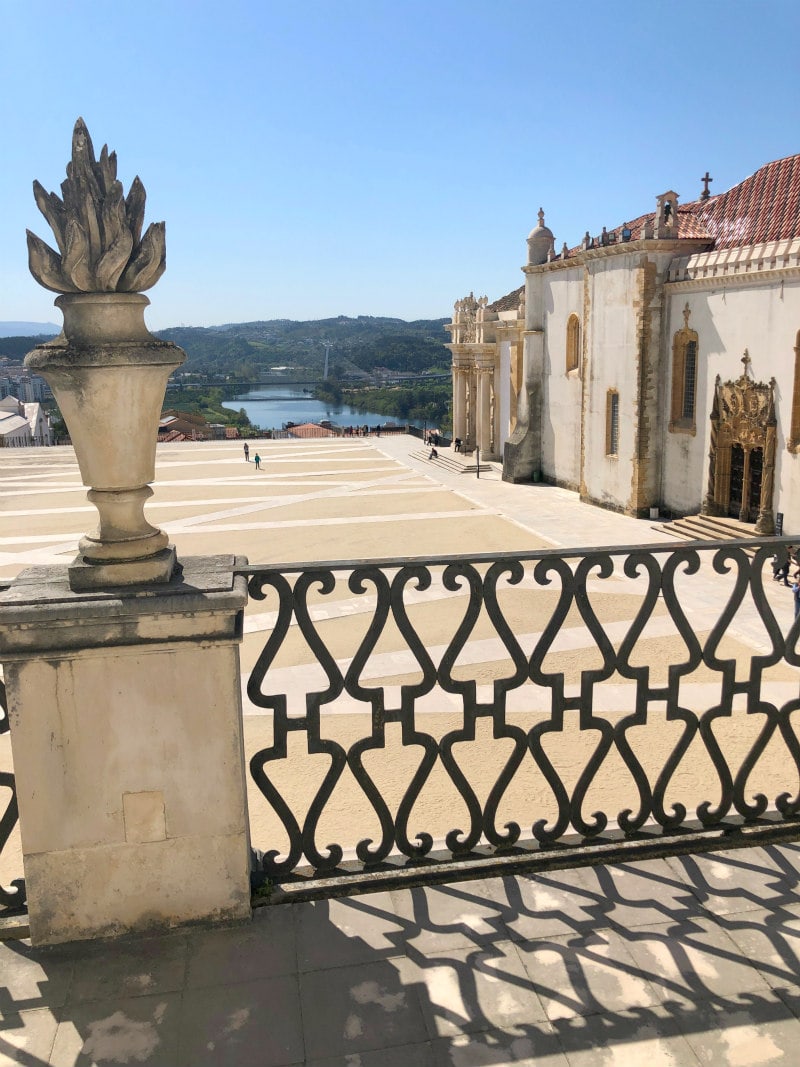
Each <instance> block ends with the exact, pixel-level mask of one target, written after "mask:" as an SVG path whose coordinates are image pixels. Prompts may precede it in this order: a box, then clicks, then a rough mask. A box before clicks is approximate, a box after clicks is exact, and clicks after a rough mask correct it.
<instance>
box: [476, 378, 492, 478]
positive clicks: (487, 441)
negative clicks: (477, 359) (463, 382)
mask: <svg viewBox="0 0 800 1067" xmlns="http://www.w3.org/2000/svg"><path fill="white" fill-rule="evenodd" d="M491 375H492V369H491V367H487V366H480V367H478V445H479V447H480V450H481V455H482V456H486V457H487V458H488V456H489V455H490V454H491V451H492V404H491V401H492V377H491Z"/></svg>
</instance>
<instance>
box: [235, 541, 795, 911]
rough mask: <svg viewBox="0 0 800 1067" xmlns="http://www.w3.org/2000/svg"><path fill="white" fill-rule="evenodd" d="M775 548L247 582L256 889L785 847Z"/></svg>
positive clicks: (279, 573) (786, 680) (303, 569)
mask: <svg viewBox="0 0 800 1067" xmlns="http://www.w3.org/2000/svg"><path fill="white" fill-rule="evenodd" d="M788 540H790V539H789V538H782V539H780V538H776V539H770V540H769V541H768V542H765V541H764V540H761V541H741V542H736V543H731V542H713V543H699V542H692V543H686V544H682V545H679V546H675V545H674V544H670V545H663V546H662V545H656V546H636V547H625V548H609V549H597V550H595V549H588V550H575V551H569V552H562V551H539V552H527V553H514V554H503V555H473V556H460V557H456V558H453V557H449V558H444V557H438V558H437V557H434V558H428V559H385V560H379V561H375V562H364V561H362V562H353V561H350V562H347V561H342V562H332V563H318V564H307V565H300V566H297V565H287V566H278V565H275V566H258V567H249V568H247V569H246V571H245V573H247V575H248V578H249V592H250V596H251V598H252V599H253V600H255V601H264V604H263V608H261V607H259V608H257V610H258V611H261V612H262V614H261V615H260V616H259V620H260V621H259V622H257V623H256V624H255V625H253V626H251V629H259V628H260V629H263V630H266V631H267V632H268V637H267V640H266V644H265V645H264V648H263V650H262V651H261V653H260V655H259V656H258V659H257V662H256V663H255V665H254V667H253V669H252V672H251V674H250V677H249V682H248V684H247V698H248V700H249V704H250V707H249V708H247V707H246V709H245V713H246V715H247V714H248V713H249V714H250V715H256V716H257V715H262V716H267V719H266V720H265V722H264V723H262V727H263V728H267V727H269V726H270V725H271V738H270V743H269V744H267V745H265V746H263V747H261V748H260V749H259V750H258V751H256V752H255V753H254V754H253V755H252V757H251V759H250V770H251V774H252V777H253V780H254V782H255V784H256V785H257V787H258V790H259V791H260V797H259V798H258V800H257V802H256V804H255V805H254V804H253V801H252V799H251V809H252V808H253V807H258V804H259V802H260V804H261V805H262V806H263V805H264V804H266V805H267V806H268V808H267V809H265V810H266V813H267V814H268V815H269V817H270V819H271V823H270V826H271V829H270V830H269V837H270V839H268V840H257V839H256V840H254V842H253V843H254V845H256V846H258V847H259V848H262V849H264V850H265V851H264V855H263V858H262V860H261V864H260V866H261V877H262V878H267V879H269V880H270V881H271V882H272V883H276V882H277V883H280V884H281V886H282V887H283V888H284V889H286V887H289V888H288V891H289V892H290V893H291V892H293V891H295V890H294V889H292V886H294V887H295V889H296V888H297V886H300V887H301V890H300V891H301V893H303V894H305V895H307V896H313V895H321V893H323V892H325V893H327V892H330V891H331V885H333V883H335V890H334V891H336V892H344V893H347V892H354V891H358V889H359V887H362V886H363V884H364V882H365V881H366V882H369V883H370V884H371V886H372V887H373V888H374V887H377V886H379V885H384V884H387V883H391V882H394V881H396V880H408V881H416V882H419V881H425V880H454V879H458V878H461V877H469V876H472V875H473V874H475V873H476V872H477V873H479V874H480V875H486V874H489V873H497V872H500V871H504V870H511V869H514V868H517V867H520V866H530V867H534V868H541V867H556V866H558V867H563V866H575V865H579V864H583V863H588V862H599V861H608V860H613V859H618V858H622V857H623V856H625V857H627V856H634V855H639V856H646V855H664V854H669V853H679V852H686V851H707V850H712V849H716V848H727V847H736V846H738V845H742V844H746V843H749V842H755V841H760V842H765V841H768V840H772V841H774V840H782V839H791V838H797V837H800V822H798V821H797V820H798V813H800V741H799V740H798V735H797V731H796V724H795V722H794V721H793V719H794V717H795V712H797V711H798V710H800V654H798V649H797V637H798V634H800V624H798V623H797V622H796V621H793V611H794V609H793V598H792V596H791V595H790V593H789V592H788V591H787V590H786V589H785V588H784V587H783V586H773V585H771V584H770V585H769V588H768V583H770V582H771V579H772V577H773V568H772V567H771V566H770V565H769V564H770V562H771V558H772V554H773V553H774V552H775V551H776V550H777V551H778V553H779V554H780V553H783V554H784V558H785V548H786V543H787V541H788ZM345 618H347V619H348V622H347V625H344V624H343V621H342V620H343V619H345ZM359 712H361V713H362V715H361V717H360V718H359V716H358V713H359ZM359 725H361V726H362V727H363V729H362V730H361V731H360V732H359V731H358V729H357V727H358V726H359ZM398 733H399V734H400V735H401V737H400V738H399V739H398V737H397V734H398ZM290 749H291V750H292V754H293V758H292V760H288V759H287V754H289V750H290ZM298 758H299V759H300V762H297V760H298ZM381 759H382V760H383V763H382V764H381V762H380V761H381ZM309 761H310V762H309ZM287 764H288V766H287ZM387 767H388V772H390V773H387ZM313 768H316V770H313ZM381 768H382V769H381ZM314 774H316V780H314ZM337 797H338V799H337ZM331 809H334V816H335V818H334V821H333V822H332V821H331V819H332V817H334V816H332V815H331ZM337 812H338V814H336V813H337ZM262 814H264V812H263V811H260V810H259V811H252V810H251V819H255V821H256V823H257V822H259V819H260V817H261V815H262ZM337 820H338V821H337ZM322 877H324V878H327V879H328V882H327V885H322V886H321V883H320V882H319V879H320V878H322ZM320 886H321V887H320ZM273 899H274V898H273Z"/></svg>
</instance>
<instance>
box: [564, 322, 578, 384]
mask: <svg viewBox="0 0 800 1067" xmlns="http://www.w3.org/2000/svg"><path fill="white" fill-rule="evenodd" d="M580 358H581V320H580V319H579V318H578V316H577V315H570V317H569V319H568V321H567V374H570V373H572V372H573V371H577V370H578V367H579V366H580Z"/></svg>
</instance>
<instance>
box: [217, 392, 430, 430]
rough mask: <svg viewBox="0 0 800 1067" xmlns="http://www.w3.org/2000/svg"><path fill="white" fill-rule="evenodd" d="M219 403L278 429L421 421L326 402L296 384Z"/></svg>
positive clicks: (265, 427) (418, 423)
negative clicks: (322, 422) (309, 424)
mask: <svg viewBox="0 0 800 1067" xmlns="http://www.w3.org/2000/svg"><path fill="white" fill-rule="evenodd" d="M223 407H226V408H229V409H231V410H232V411H239V409H240V408H244V410H245V411H246V412H247V417H248V419H249V420H250V421H251V422H252V424H253V425H254V426H257V427H258V428H259V429H261V430H280V429H281V428H282V427H283V425H284V423H287V422H294V423H296V424H300V423H303V422H317V423H318V422H320V420H322V419H328V420H329V421H330V422H331V423H333V424H334V425H335V426H363V425H364V423H367V425H368V426H382V425H383V424H384V423H387V422H396V423H400V424H401V425H405V424H406V423H410V424H411V425H412V426H423V425H424V424H423V423H422V422H421V421H419V420H415V419H402V420H400V419H396V418H393V417H392V416H391V415H382V414H380V413H378V412H376V411H359V410H358V409H357V408H353V407H350V405H349V404H340V405H339V406H336V405H334V404H328V403H326V402H325V401H323V400H314V398H313V397H312V396H311V395H310V394H309V393H305V392H304V391H303V388H302V386H299V385H269V386H262V387H261V388H260V389H251V390H250V391H249V392H247V393H243V394H242V395H241V396H237V397H234V399H233V400H229V401H227V402H226V403H225V404H223Z"/></svg>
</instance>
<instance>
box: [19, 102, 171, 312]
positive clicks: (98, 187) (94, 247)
mask: <svg viewBox="0 0 800 1067" xmlns="http://www.w3.org/2000/svg"><path fill="white" fill-rule="evenodd" d="M61 192H62V195H63V197H64V199H63V200H61V198H60V197H58V196H57V195H56V194H55V193H47V192H46V191H45V189H44V188H43V186H42V185H40V183H39V182H37V181H35V182H34V183H33V195H34V198H35V200H36V206H37V207H38V208H39V210H40V211H41V213H42V214H43V215H44V217H45V218H46V219H47V222H48V225H49V226H50V228H51V230H52V231H53V234H54V236H55V239H56V244H57V245H58V252H55V251H54V250H53V249H52V248H50V246H49V245H47V244H45V243H44V241H42V240H41V238H39V237H37V236H36V235H35V234H33V233H31V231H30V230H28V231H27V234H28V265H29V267H30V271H31V274H32V275H33V276H34V278H35V279H36V281H37V282H38V283H39V284H40V285H43V286H44V287H45V289H51V290H52V291H53V292H55V293H114V292H116V293H140V292H142V290H144V289H149V288H150V287H151V286H153V285H155V283H156V282H157V281H158V279H159V278H160V277H161V275H162V274H163V273H164V270H165V269H166V259H167V253H166V236H165V226H164V223H163V222H152V223H151V224H150V225H149V226H148V228H147V230H146V232H145V234H144V236H142V225H143V223H144V205H145V199H146V194H145V191H144V186H143V185H142V183H141V182H140V181H139V179H138V177H137V178H134V179H133V182H132V183H131V188H130V192H129V193H128V195H127V197H124V196H123V191H122V183H121V182H120V181H118V180H117V154H116V152H111V153H109V151H108V146H107V145H103V150H102V152H101V153H100V160H99V162H98V161H97V160H95V157H94V147H93V145H92V139H91V137H90V136H89V131H88V130H87V128H86V124H85V122H84V121H83V119H78V121H77V122H76V123H75V129H74V131H73V134H72V162H71V163H68V164H67V179H66V181H64V182H62V183H61Z"/></svg>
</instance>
